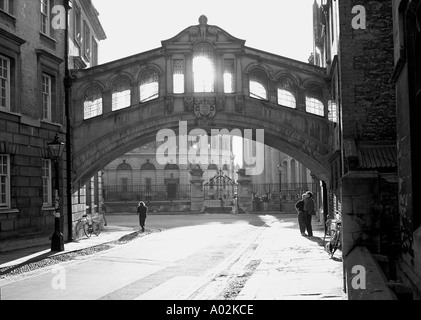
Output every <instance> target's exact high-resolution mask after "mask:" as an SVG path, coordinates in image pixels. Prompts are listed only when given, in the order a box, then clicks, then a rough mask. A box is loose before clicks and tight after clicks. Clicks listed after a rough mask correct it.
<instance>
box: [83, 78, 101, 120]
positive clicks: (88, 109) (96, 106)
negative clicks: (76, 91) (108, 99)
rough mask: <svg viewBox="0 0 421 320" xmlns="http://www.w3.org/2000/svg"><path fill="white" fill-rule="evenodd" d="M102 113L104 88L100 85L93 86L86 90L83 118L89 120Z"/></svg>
mask: <svg viewBox="0 0 421 320" xmlns="http://www.w3.org/2000/svg"><path fill="white" fill-rule="evenodd" d="M101 114H102V90H101V88H100V87H98V86H91V87H89V88H88V89H87V90H86V92H85V99H84V102H83V119H84V120H87V119H90V118H94V117H97V116H100V115H101Z"/></svg>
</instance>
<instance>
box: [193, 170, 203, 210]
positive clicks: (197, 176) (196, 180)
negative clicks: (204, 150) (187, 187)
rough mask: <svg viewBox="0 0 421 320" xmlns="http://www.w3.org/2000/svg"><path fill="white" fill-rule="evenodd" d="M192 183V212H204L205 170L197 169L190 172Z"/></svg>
mask: <svg viewBox="0 0 421 320" xmlns="http://www.w3.org/2000/svg"><path fill="white" fill-rule="evenodd" d="M190 176H191V179H190V183H191V191H190V193H191V197H190V203H191V205H190V210H191V211H202V210H203V208H204V205H205V197H204V194H203V182H204V179H203V170H202V169H200V168H195V169H192V170H191V171H190Z"/></svg>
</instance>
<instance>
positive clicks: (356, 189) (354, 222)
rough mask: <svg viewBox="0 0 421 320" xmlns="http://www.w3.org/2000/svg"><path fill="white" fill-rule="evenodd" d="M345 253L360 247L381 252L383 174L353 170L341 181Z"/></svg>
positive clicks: (343, 246)
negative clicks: (380, 182) (380, 199)
mask: <svg viewBox="0 0 421 320" xmlns="http://www.w3.org/2000/svg"><path fill="white" fill-rule="evenodd" d="M341 193H342V195H341V217H342V236H343V238H342V253H343V256H344V257H346V256H347V255H348V254H349V253H350V252H351V251H352V250H353V249H354V248H355V247H356V246H364V247H367V248H368V249H369V250H370V252H371V253H373V254H376V253H379V252H380V218H381V217H380V215H381V208H380V203H379V197H380V190H379V174H378V172H375V171H370V172H358V171H351V172H349V173H348V174H346V175H345V176H344V177H342V180H341Z"/></svg>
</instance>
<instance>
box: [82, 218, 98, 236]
mask: <svg viewBox="0 0 421 320" xmlns="http://www.w3.org/2000/svg"><path fill="white" fill-rule="evenodd" d="M78 223H82V228H83V232H84V233H85V235H86V236H87V237H88V238H90V237H91V236H92V234H94V235H96V236H99V234H100V233H101V222H100V221H99V220H97V219H94V218H93V217H92V214H84V215H83V216H82V217H81V218H80V219H79V220H78Z"/></svg>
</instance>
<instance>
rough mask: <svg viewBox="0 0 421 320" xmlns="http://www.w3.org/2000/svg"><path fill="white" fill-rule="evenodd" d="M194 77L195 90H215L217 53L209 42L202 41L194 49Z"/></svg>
mask: <svg viewBox="0 0 421 320" xmlns="http://www.w3.org/2000/svg"><path fill="white" fill-rule="evenodd" d="M193 79H194V82H193V83H194V92H197V93H199V92H214V91H215V55H214V53H213V49H212V47H211V46H210V45H209V44H207V43H201V44H199V45H198V46H197V47H196V48H195V49H194V56H193Z"/></svg>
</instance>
